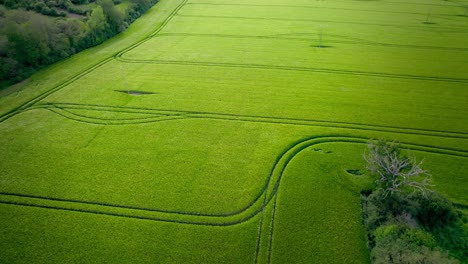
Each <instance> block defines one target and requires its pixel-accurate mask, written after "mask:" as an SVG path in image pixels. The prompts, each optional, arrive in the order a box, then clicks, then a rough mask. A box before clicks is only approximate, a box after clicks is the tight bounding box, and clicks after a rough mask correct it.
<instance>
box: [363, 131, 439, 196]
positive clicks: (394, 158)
mask: <svg viewBox="0 0 468 264" xmlns="http://www.w3.org/2000/svg"><path fill="white" fill-rule="evenodd" d="M367 146H368V151H366V152H364V155H363V156H364V159H365V160H366V161H367V169H368V170H369V171H370V172H371V173H372V174H374V175H376V176H377V180H376V184H377V186H378V187H379V188H382V189H383V190H384V192H385V195H388V194H393V193H395V192H402V191H404V190H407V189H408V188H409V189H413V190H421V191H422V192H423V193H424V192H425V191H426V190H427V188H428V187H430V186H433V185H432V184H431V178H430V174H429V173H428V172H427V171H426V170H424V169H422V167H421V166H422V164H423V161H420V162H417V161H416V159H415V158H412V157H408V156H405V155H402V154H401V151H400V148H399V144H397V143H395V142H392V143H389V142H386V141H384V140H377V141H370V142H369V143H368V145H367Z"/></svg>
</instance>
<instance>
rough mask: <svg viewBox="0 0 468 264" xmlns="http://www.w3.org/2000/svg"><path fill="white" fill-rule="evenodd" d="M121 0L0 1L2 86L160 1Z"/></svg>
mask: <svg viewBox="0 0 468 264" xmlns="http://www.w3.org/2000/svg"><path fill="white" fill-rule="evenodd" d="M121 1H122V0H97V1H93V0H0V25H1V27H0V88H1V87H2V86H3V87H5V86H8V85H10V84H12V83H15V82H18V81H21V80H23V79H25V78H27V77H29V76H30V75H31V74H32V73H34V72H35V71H37V70H38V69H40V68H41V67H43V66H45V65H49V64H51V63H54V62H56V61H59V60H61V59H64V58H66V57H69V56H71V55H72V54H74V53H77V52H79V51H81V50H84V49H86V48H89V47H92V46H95V45H98V44H100V43H102V42H103V41H105V40H107V39H109V38H111V37H112V36H114V35H116V34H118V33H119V32H122V31H124V30H125V29H126V28H127V27H128V25H129V24H130V23H132V22H133V21H134V20H135V19H136V18H138V17H139V16H140V15H141V14H143V13H144V12H145V11H146V10H148V9H149V8H150V7H151V6H152V5H154V4H155V3H156V2H157V1H158V0H124V1H126V2H127V3H129V5H126V8H125V11H121V10H119V9H118V8H117V7H116V5H117V4H119V3H120V2H121ZM52 10H53V11H52Z"/></svg>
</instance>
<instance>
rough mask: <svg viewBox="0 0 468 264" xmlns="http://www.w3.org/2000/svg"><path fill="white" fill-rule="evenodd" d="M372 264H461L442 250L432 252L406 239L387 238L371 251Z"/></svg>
mask: <svg viewBox="0 0 468 264" xmlns="http://www.w3.org/2000/svg"><path fill="white" fill-rule="evenodd" d="M371 258H372V263H375V264H389V263H401V264H418V263H420V264H452V263H459V262H458V261H457V260H455V259H450V258H449V257H448V254H447V253H445V252H442V251H440V250H431V249H430V248H428V247H425V246H418V245H417V244H415V243H412V242H410V241H407V240H405V239H401V238H397V239H392V238H390V237H389V238H387V239H383V240H381V241H380V242H379V243H378V244H377V245H376V246H375V248H374V249H373V250H372V251H371Z"/></svg>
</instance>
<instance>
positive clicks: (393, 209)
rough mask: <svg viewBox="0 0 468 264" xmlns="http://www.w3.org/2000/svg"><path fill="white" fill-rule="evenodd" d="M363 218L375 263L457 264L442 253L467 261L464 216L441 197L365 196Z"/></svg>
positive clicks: (416, 193) (376, 193)
mask: <svg viewBox="0 0 468 264" xmlns="http://www.w3.org/2000/svg"><path fill="white" fill-rule="evenodd" d="M363 217H364V225H365V227H366V230H367V237H368V243H369V248H370V249H371V250H372V260H373V262H374V263H456V262H453V260H450V259H449V258H448V257H447V254H446V253H443V251H449V253H450V255H451V256H453V257H456V258H457V259H460V260H462V261H466V260H467V253H466V252H468V240H467V234H466V231H465V230H464V228H463V224H464V223H463V222H462V218H461V213H460V212H458V211H457V210H456V209H455V207H454V206H453V205H452V203H451V202H450V201H449V200H448V199H447V198H445V197H444V196H442V195H441V194H438V193H435V192H430V193H422V192H415V193H412V194H409V195H408V194H402V193H393V194H389V195H386V194H385V192H384V191H383V190H382V189H378V190H377V191H374V192H373V193H371V194H370V195H369V196H367V197H365V196H363Z"/></svg>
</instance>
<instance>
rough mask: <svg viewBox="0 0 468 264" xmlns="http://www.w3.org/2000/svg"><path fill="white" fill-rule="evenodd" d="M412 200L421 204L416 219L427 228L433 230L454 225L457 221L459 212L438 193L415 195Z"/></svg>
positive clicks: (412, 195)
mask: <svg viewBox="0 0 468 264" xmlns="http://www.w3.org/2000/svg"><path fill="white" fill-rule="evenodd" d="M410 199H411V200H413V201H415V202H416V203H417V204H419V207H418V211H417V214H416V218H417V219H418V220H419V222H420V223H421V224H422V225H423V226H424V227H426V228H429V229H433V228H436V227H441V226H444V225H448V224H452V223H454V222H455V221H456V219H457V211H456V209H455V208H454V207H453V205H452V203H451V202H450V201H449V200H448V199H447V198H445V197H444V196H442V195H441V194H439V193H436V192H430V193H426V194H425V195H423V194H422V193H419V192H417V193H414V194H411V195H410Z"/></svg>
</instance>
